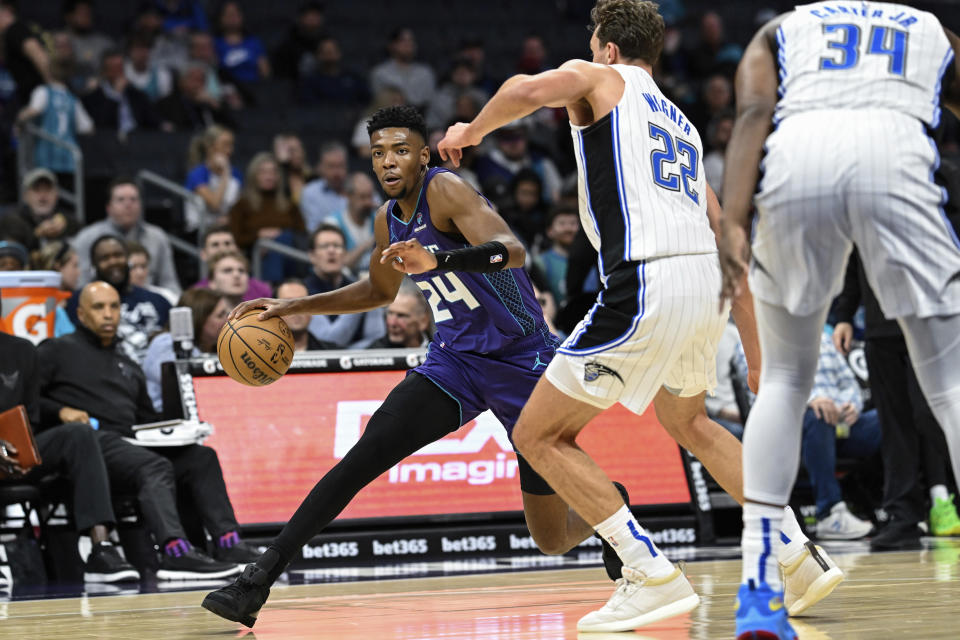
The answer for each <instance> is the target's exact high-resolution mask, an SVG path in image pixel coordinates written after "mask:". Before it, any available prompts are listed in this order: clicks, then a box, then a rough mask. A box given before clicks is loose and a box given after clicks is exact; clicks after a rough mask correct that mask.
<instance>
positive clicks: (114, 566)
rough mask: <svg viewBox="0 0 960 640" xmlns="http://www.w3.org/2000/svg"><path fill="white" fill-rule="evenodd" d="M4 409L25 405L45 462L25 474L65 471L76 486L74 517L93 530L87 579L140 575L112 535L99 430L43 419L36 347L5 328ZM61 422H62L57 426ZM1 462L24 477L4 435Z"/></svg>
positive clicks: (1, 343) (0, 402)
mask: <svg viewBox="0 0 960 640" xmlns="http://www.w3.org/2000/svg"><path fill="white" fill-rule="evenodd" d="M0 353H2V354H3V357H2V358H0V412H3V411H6V410H8V409H12V408H13V407H15V406H17V405H20V404H22V405H23V406H24V407H25V408H26V410H27V417H28V418H29V419H30V425H31V426H32V427H33V434H34V440H35V441H36V443H37V450H38V452H39V453H40V459H41V460H42V461H43V462H42V464H40V465H39V466H37V467H34V468H33V469H31V470H30V472H29V473H28V474H27V475H26V479H27V480H28V481H29V480H37V479H40V478H42V477H43V476H45V475H47V474H49V473H51V472H59V473H62V474H63V475H64V476H65V477H66V478H67V479H68V480H69V481H70V485H71V487H72V489H73V519H74V521H75V523H76V525H77V532H78V533H80V534H81V535H89V536H90V541H91V542H92V543H93V548H92V549H91V551H90V555H89V556H88V557H87V562H86V564H85V565H84V567H83V577H84V581H86V582H119V581H122V580H139V579H140V574H139V573H138V572H137V570H136V569H134V568H133V567H132V566H131V565H130V564H129V563H128V562H127V561H126V560H124V559H123V556H121V555H120V553H119V552H118V551H117V548H116V547H114V546H113V544H112V543H111V542H110V540H109V539H108V537H107V536H108V534H109V530H110V528H112V527H113V525H114V524H115V523H116V518H115V517H114V515H113V508H112V507H111V506H110V482H109V480H108V478H107V469H106V466H105V465H104V463H103V456H101V455H100V449H99V448H98V447H97V440H96V432H95V431H94V430H93V429H91V428H90V425H88V424H77V423H72V424H61V423H62V422H65V421H64V420H60V419H56V420H54V421H52V422H42V421H41V420H40V398H39V393H38V388H39V385H38V377H39V376H38V373H39V372H38V366H37V350H36V348H35V347H34V346H33V345H32V344H31V343H30V342H29V341H28V340H24V339H23V338H16V337H14V336H11V335H8V334H6V333H2V332H0ZM54 425H57V426H54ZM0 444H3V445H4V446H5V448H6V449H7V455H3V450H2V449H0V465H2V466H3V467H4V471H6V472H8V473H10V475H11V477H12V478H19V477H21V476H22V471H21V469H20V467H19V465H18V464H17V453H18V452H17V451H16V450H15V449H14V448H13V447H12V446H11V445H10V443H8V442H4V441H2V440H0Z"/></svg>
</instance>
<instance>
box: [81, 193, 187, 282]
mask: <svg viewBox="0 0 960 640" xmlns="http://www.w3.org/2000/svg"><path fill="white" fill-rule="evenodd" d="M103 235H115V236H118V237H120V238H121V239H123V241H124V242H136V243H137V244H139V245H140V246H142V247H144V248H146V250H147V251H148V252H149V253H150V258H151V260H150V284H155V285H157V286H160V287H163V288H165V289H169V290H171V291H173V292H174V293H179V292H180V280H179V279H178V278H177V270H176V267H175V266H174V264H173V249H172V248H171V246H170V240H168V239H167V234H165V233H164V232H163V229H161V228H160V227H157V226H155V225H152V224H150V223H148V222H145V221H144V220H143V206H142V203H141V200H140V188H139V187H137V184H136V183H135V182H134V181H133V180H132V179H130V178H125V177H121V178H116V179H114V180H113V181H112V182H111V183H110V186H109V187H107V218H106V220H101V221H99V222H94V223H93V224H91V225H88V226H87V227H86V228H84V229H83V230H82V231H81V232H80V233H79V234H78V235H77V237H76V239H75V240H74V243H73V244H74V247H75V248H76V250H77V257H78V258H79V259H80V282H81V284H83V283H85V282H89V281H90V276H91V275H92V270H91V267H90V264H91V263H90V247H91V246H92V245H93V241H94V240H96V239H97V238H99V237H100V236H103Z"/></svg>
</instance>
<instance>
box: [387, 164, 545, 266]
mask: <svg viewBox="0 0 960 640" xmlns="http://www.w3.org/2000/svg"><path fill="white" fill-rule="evenodd" d="M427 197H428V198H429V199H430V217H431V219H432V220H433V224H434V226H436V228H437V229H439V230H440V231H443V232H444V233H452V234H456V235H461V236H463V237H464V238H465V239H466V241H467V242H468V243H470V245H471V246H469V247H465V248H463V249H455V250H453V251H441V252H439V253H436V254H432V253H430V252H428V251H427V250H426V249H424V248H423V247H422V246H421V245H420V243H419V242H417V241H416V240H407V241H406V242H395V243H394V244H392V245H390V246H389V247H388V248H387V250H386V251H384V252H383V256H382V257H381V258H380V260H381V262H384V263H388V264H390V265H391V266H392V267H393V269H395V270H397V271H401V272H403V273H423V272H425V271H434V270H440V271H474V272H481V273H489V272H493V271H500V270H502V269H507V268H512V267H522V266H523V263H524V262H525V261H526V257H527V252H526V249H524V247H523V244H522V243H521V242H520V241H519V240H517V237H516V236H515V235H513V232H512V231H510V227H508V226H507V223H506V222H504V220H503V218H501V217H500V215H499V214H498V213H497V212H496V211H494V210H493V208H492V207H491V206H490V203H489V202H487V200H486V199H485V198H484V197H483V196H481V195H480V194H479V193H477V192H476V191H474V189H473V187H471V186H470V185H469V184H467V183H466V182H464V180H463V179H462V178H460V177H458V176H456V175H455V174H452V173H440V174H438V175H437V176H436V177H435V178H434V179H433V180H432V181H431V182H430V186H429V187H428V190H427ZM398 258H399V260H398Z"/></svg>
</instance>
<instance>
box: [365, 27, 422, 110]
mask: <svg viewBox="0 0 960 640" xmlns="http://www.w3.org/2000/svg"><path fill="white" fill-rule="evenodd" d="M387 51H388V53H389V56H390V57H389V59H387V60H385V61H384V62H381V63H380V64H378V65H377V66H376V67H374V68H373V71H371V72H370V88H371V89H372V90H373V92H374V93H378V92H380V91H382V90H383V89H386V88H387V87H393V88H396V89H399V90H400V91H402V92H403V94H404V96H405V97H406V99H407V102H408V103H410V104H412V105H415V106H418V107H425V106H426V105H428V104H430V102H431V101H432V100H433V95H434V92H435V91H436V86H437V80H436V78H435V77H434V74H433V69H431V68H430V67H429V66H428V65H426V64H423V63H420V62H415V61H414V59H415V58H416V57H417V39H416V37H415V36H414V34H413V30H412V29H410V28H409V27H399V28H397V29H395V30H394V31H393V33H392V34H390V41H389V43H388V44H387Z"/></svg>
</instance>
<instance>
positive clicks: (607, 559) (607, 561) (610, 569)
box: [595, 482, 630, 582]
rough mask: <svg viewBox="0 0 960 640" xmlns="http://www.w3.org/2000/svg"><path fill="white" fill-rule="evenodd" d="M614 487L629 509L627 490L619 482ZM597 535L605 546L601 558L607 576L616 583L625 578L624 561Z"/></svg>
mask: <svg viewBox="0 0 960 640" xmlns="http://www.w3.org/2000/svg"><path fill="white" fill-rule="evenodd" d="M613 486H615V487H616V488H617V491H619V492H620V495H621V496H623V503H624V504H625V505H627V506H628V507H629V506H630V495H629V494H628V493H627V488H626V487H625V486H623V485H622V484H620V483H619V482H614V483H613ZM595 535H596V536H597V537H598V538H600V544H601V545H602V546H603V551H602V552H601V553H600V557H601V558H603V568H604V569H606V570H607V575H608V576H610V579H611V580H613V581H614V582H616V581H617V580H619V579H620V578H622V577H623V574H622V571H621V570H622V569H623V560H621V559H620V556H618V555H617V552H616V551H614V550H613V547H611V546H610V543H609V542H607V541H606V540H604V539H603V536H601V535H600V534H599V533H598V534H595Z"/></svg>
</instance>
